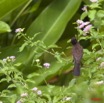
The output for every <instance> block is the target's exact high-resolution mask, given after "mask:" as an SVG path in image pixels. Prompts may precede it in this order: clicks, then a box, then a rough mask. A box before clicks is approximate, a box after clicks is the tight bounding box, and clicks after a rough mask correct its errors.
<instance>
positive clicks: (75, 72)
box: [73, 63, 81, 76]
mask: <svg viewBox="0 0 104 103" xmlns="http://www.w3.org/2000/svg"><path fill="white" fill-rule="evenodd" d="M80 67H81V66H80V64H78V63H76V64H75V66H74V69H73V74H74V76H80Z"/></svg>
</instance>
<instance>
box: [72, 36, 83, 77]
mask: <svg viewBox="0 0 104 103" xmlns="http://www.w3.org/2000/svg"><path fill="white" fill-rule="evenodd" d="M71 43H72V55H73V60H74V68H73V75H74V76H80V68H81V59H82V57H83V47H82V46H81V45H80V43H79V42H78V41H77V39H76V38H75V37H72V38H71Z"/></svg>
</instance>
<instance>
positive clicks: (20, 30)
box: [15, 28, 24, 33]
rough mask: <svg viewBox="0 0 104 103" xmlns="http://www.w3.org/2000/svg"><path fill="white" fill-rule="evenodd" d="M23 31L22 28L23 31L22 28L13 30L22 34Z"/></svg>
mask: <svg viewBox="0 0 104 103" xmlns="http://www.w3.org/2000/svg"><path fill="white" fill-rule="evenodd" d="M23 31H24V28H23V29H22V28H17V29H16V30H15V32H16V33H19V32H23Z"/></svg>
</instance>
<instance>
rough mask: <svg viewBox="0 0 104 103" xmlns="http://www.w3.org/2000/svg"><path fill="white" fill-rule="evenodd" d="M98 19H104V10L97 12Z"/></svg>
mask: <svg viewBox="0 0 104 103" xmlns="http://www.w3.org/2000/svg"><path fill="white" fill-rule="evenodd" d="M97 17H99V18H103V17H104V11H103V10H99V11H98V12H97Z"/></svg>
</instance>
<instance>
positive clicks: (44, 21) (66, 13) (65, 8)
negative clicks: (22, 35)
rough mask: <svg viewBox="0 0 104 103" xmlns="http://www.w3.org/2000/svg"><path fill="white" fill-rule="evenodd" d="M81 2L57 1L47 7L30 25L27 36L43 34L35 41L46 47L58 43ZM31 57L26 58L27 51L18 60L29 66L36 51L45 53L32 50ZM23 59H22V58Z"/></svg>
mask: <svg viewBox="0 0 104 103" xmlns="http://www.w3.org/2000/svg"><path fill="white" fill-rule="evenodd" d="M80 3H81V0H64V1H63V0H61V1H60V0H55V1H53V2H52V3H51V4H50V5H49V6H47V7H46V8H45V9H44V10H43V12H42V13H41V14H40V15H39V16H38V17H37V18H36V20H35V21H34V22H33V23H32V24H31V25H30V27H29V29H28V30H27V35H29V36H33V35H34V34H36V33H39V32H41V33H40V34H39V35H37V36H36V38H35V39H34V41H37V40H41V41H43V42H44V43H45V45H46V46H50V45H52V44H54V43H56V42H57V41H58V39H59V38H60V37H61V35H62V33H63V32H64V30H65V27H66V25H67V23H68V21H69V20H70V19H71V18H72V17H73V15H74V14H75V13H76V11H77V10H78V8H79V6H80ZM30 51H31V53H30V55H29V57H28V58H27V57H26V51H25V52H24V53H23V54H21V55H20V56H19V58H18V60H19V61H20V60H22V61H24V62H25V64H27V63H28V62H29V61H30V60H31V59H32V58H33V57H34V51H38V53H40V54H39V55H38V56H37V55H35V56H36V57H34V58H37V57H39V56H40V55H41V54H42V53H43V51H42V50H40V48H39V47H36V48H34V50H33V49H32V50H30ZM21 57H22V58H21Z"/></svg>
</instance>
